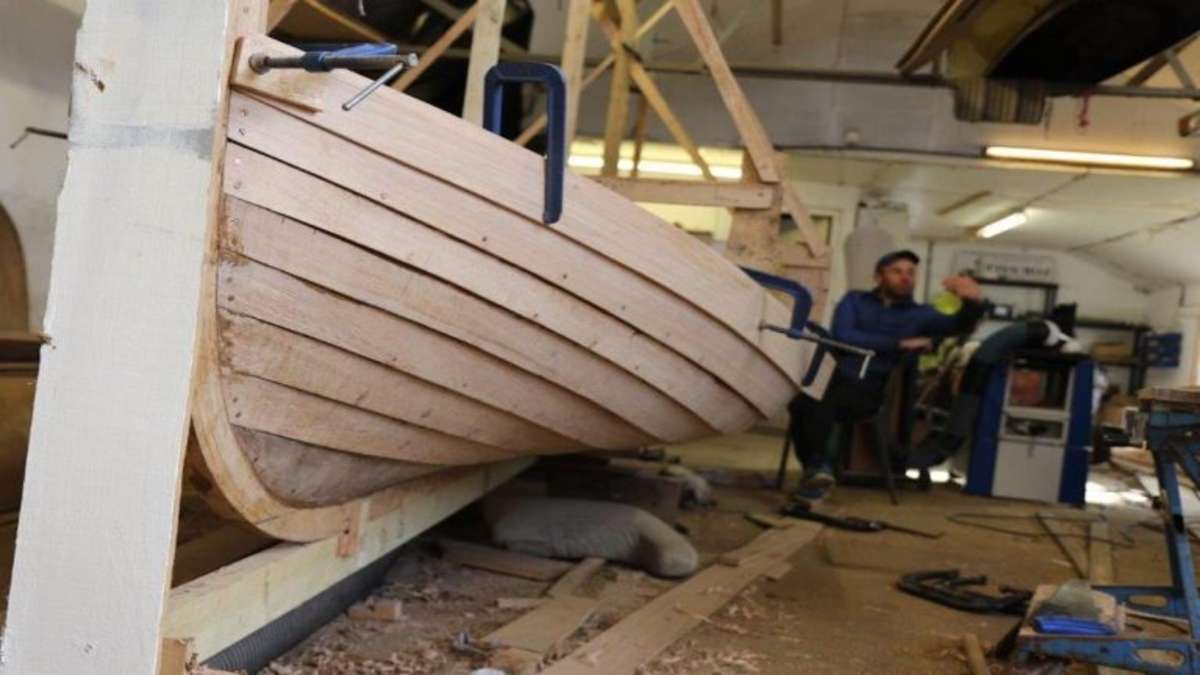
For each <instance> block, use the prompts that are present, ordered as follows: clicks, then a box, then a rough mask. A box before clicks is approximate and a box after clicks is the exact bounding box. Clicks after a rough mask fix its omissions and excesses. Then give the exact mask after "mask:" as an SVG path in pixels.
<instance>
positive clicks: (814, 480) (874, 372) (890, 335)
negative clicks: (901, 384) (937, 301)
mask: <svg viewBox="0 0 1200 675" xmlns="http://www.w3.org/2000/svg"><path fill="white" fill-rule="evenodd" d="M920 262H921V260H920V258H918V257H917V255H916V254H915V253H913V252H912V251H895V252H893V253H889V254H887V255H885V256H883V257H882V258H880V259H879V262H877V263H876V264H875V283H876V287H875V289H874V290H872V291H851V292H849V293H847V294H846V296H845V297H843V298H842V300H841V302H839V303H838V305H837V309H836V311H835V312H834V315H833V330H832V333H833V337H834V339H836V340H840V341H842V342H846V343H849V344H852V345H855V346H857V347H863V348H865V349H870V350H873V351H874V352H875V353H876V356H875V358H873V359H872V360H871V363H870V366H869V367H868V368H867V373H866V377H864V378H862V379H859V371H860V369H861V366H862V357H861V356H857V355H853V354H840V355H839V356H838V367H837V369H836V370H835V371H834V374H833V377H832V379H831V380H830V382H829V387H828V388H827V389H826V390H825V396H824V398H822V399H821V400H816V399H813V398H812V397H810V396H807V395H805V394H803V393H802V394H800V395H799V396H797V397H796V398H795V399H794V400H793V401H792V403H791V405H789V406H788V411H789V413H790V414H791V425H790V429H791V434H792V444H793V445H794V446H795V448H796V456H797V457H798V458H799V459H800V462H801V464H803V467H804V478H803V480H802V482H801V487H800V491H799V492H798V493H797V496H800V497H803V498H805V499H819V498H821V497H823V496H824V495H825V493H826V492H828V490H829V489H830V488H831V487H832V486H833V484H834V478H833V473H832V471H831V468H830V461H829V458H828V457H827V456H826V454H827V451H826V448H827V447H828V445H829V438H830V436H831V435H832V433H833V429H834V425H835V424H836V423H838V422H841V423H852V422H856V421H858V420H861V419H863V418H866V417H869V416H871V415H872V414H874V413H875V411H877V410H878V409H879V407H880V406H881V405H883V389H884V385H885V383H886V382H887V378H888V375H889V374H890V373H891V372H892V370H893V369H894V368H896V366H898V365H899V364H900V363H901V360H902V359H903V358H904V357H905V356H906V355H908V354H917V353H920V352H924V351H927V350H928V349H930V348H931V347H932V346H933V338H935V337H943V336H946V335H953V334H957V333H966V332H969V331H970V330H971V329H972V328H973V327H974V325H975V323H976V322H977V321H978V320H979V318H980V317H982V316H983V312H984V304H983V302H982V294H981V292H980V288H979V284H978V283H976V282H975V280H974V279H971V278H970V277H966V276H954V277H948V278H946V279H945V280H943V281H942V286H943V287H945V288H946V290H948V291H950V292H951V293H953V294H954V295H957V296H958V297H959V298H961V299H962V301H963V303H962V307H961V308H960V309H959V310H958V312H957V313H956V314H954V315H946V314H942V313H940V312H938V311H937V310H935V309H933V308H932V307H930V306H928V305H921V304H917V303H915V302H913V299H912V293H913V288H914V286H915V280H916V272H917V265H918V264H919V263H920Z"/></svg>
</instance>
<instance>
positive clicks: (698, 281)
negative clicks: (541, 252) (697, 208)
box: [233, 38, 801, 380]
mask: <svg viewBox="0 0 1200 675" xmlns="http://www.w3.org/2000/svg"><path fill="white" fill-rule="evenodd" d="M255 49H264V50H269V51H272V52H275V53H294V50H292V49H291V48H289V47H287V46H285V45H282V44H280V43H276V42H273V41H270V40H269V39H267V38H261V39H260V43H259V44H258V45H256V46H255ZM236 84H237V81H236V80H235V86H236ZM364 84H365V78H362V77H360V76H357V75H354V74H353V73H347V72H343V71H335V72H333V73H330V74H329V75H328V76H327V77H323V78H321V79H320V80H319V82H317V83H315V87H316V89H314V91H313V92H312V93H313V94H314V95H318V96H320V97H322V98H324V99H327V100H344V98H341V97H343V96H344V97H345V98H349V96H351V95H353V93H354V92H356V91H357V90H358V89H360V88H361V87H362V86H363V85H364ZM244 100H245V99H241V98H239V101H244ZM237 105H238V112H237V113H236V115H235V120H238V121H239V122H241V121H244V120H243V119H241V118H240V117H239V116H241V115H243V113H244V114H245V115H248V114H249V106H248V105H247V104H243V103H241V102H239V103H238V104H237ZM282 111H283V112H285V113H286V114H288V115H296V116H298V117H300V118H302V119H304V120H305V121H307V122H309V123H311V124H313V125H315V126H317V127H319V128H320V129H323V130H325V131H327V132H329V133H332V134H335V135H337V136H341V137H343V138H346V139H349V140H352V141H354V142H356V143H358V144H360V145H361V146H363V147H366V148H370V149H371V150H372V151H373V152H375V153H378V154H380V155H383V156H385V157H388V158H391V159H393V160H395V161H397V162H401V163H405V164H408V165H410V166H414V167H419V168H420V170H421V171H423V172H426V173H428V174H430V175H432V176H436V177H438V178H440V179H442V180H446V181H448V182H450V183H452V184H455V185H458V186H461V187H462V188H463V189H464V190H467V191H469V192H472V193H474V194H476V195H479V196H481V197H483V198H485V199H487V200H489V201H492V202H494V203H496V204H501V205H504V207H505V208H508V209H510V210H513V211H515V212H517V213H520V214H521V215H523V216H524V217H525V218H527V219H529V220H530V221H531V222H540V219H541V216H542V210H543V204H542V201H543V197H542V194H543V190H542V184H543V181H544V166H543V165H544V161H543V159H542V158H541V157H540V156H538V155H535V154H533V153H531V152H528V151H527V150H524V149H522V148H520V147H518V146H516V145H514V144H513V143H511V142H509V141H506V140H505V139H503V138H500V137H499V136H496V135H495V134H491V133H488V132H486V131H483V130H482V129H475V128H473V127H471V126H470V125H467V124H464V123H463V122H462V120H459V119H458V118H456V117H454V116H452V115H448V114H446V113H445V112H443V111H440V110H438V109H436V108H433V107H432V106H429V105H427V104H425V103H422V102H420V101H417V100H415V99H412V98H409V97H406V96H404V95H402V94H400V93H399V92H395V91H392V90H390V89H385V90H381V91H379V92H377V93H376V94H375V95H373V96H372V97H371V98H369V99H368V100H367V101H366V102H364V103H363V104H362V105H360V106H359V107H357V108H355V109H354V111H353V113H352V114H351V113H346V112H345V111H343V110H341V109H340V107H337V106H331V107H330V108H329V109H327V110H324V111H322V112H316V113H306V112H303V111H299V110H294V109H290V108H288V109H284V110H282ZM260 129H261V128H260ZM243 130H244V131H245V132H246V133H247V134H248V133H249V130H248V129H243V126H242V125H238V127H237V128H236V129H234V130H233V132H234V133H235V134H237V133H241V132H242V131H243ZM235 137H236V136H235ZM251 144H252V143H251ZM268 154H274V153H268ZM284 154H285V155H286V154H287V153H284ZM772 161H774V159H773V157H772ZM320 164H321V166H320V167H319V168H317V169H315V170H314V172H315V173H318V174H321V175H325V174H326V173H327V172H329V171H330V170H331V169H333V168H336V167H335V166H334V165H333V164H332V163H330V162H321V163H320ZM381 192H383V193H386V192H388V190H386V189H384V190H378V191H374V194H379V193H381ZM566 192H567V199H566V206H565V211H564V216H563V219H562V221H561V222H560V223H558V224H556V225H555V226H553V228H552V229H553V231H555V232H557V233H559V234H561V235H563V236H565V237H568V238H571V239H574V240H576V241H578V242H580V243H581V244H583V245H585V246H587V247H589V248H591V249H592V250H594V251H597V252H599V253H601V254H602V255H604V256H605V257H608V258H610V259H612V260H615V261H617V262H618V263H619V264H621V265H623V266H625V267H627V268H629V269H631V270H633V271H635V272H637V273H638V274H640V275H643V276H645V277H646V278H649V279H651V280H653V281H655V282H656V283H657V284H659V285H661V286H662V287H664V288H668V289H671V290H672V291H673V292H675V293H677V294H680V295H681V296H682V297H684V298H686V300H687V301H688V302H689V303H691V304H693V305H695V306H696V307H698V308H699V309H701V310H702V311H704V312H705V313H706V314H708V315H709V316H711V317H713V318H714V319H716V320H717V321H718V322H721V323H723V324H724V325H726V326H727V327H729V328H731V329H732V330H734V331H735V332H737V333H738V334H739V335H741V336H742V337H743V339H745V340H746V341H748V342H750V343H751V344H753V345H755V346H756V347H758V348H760V349H762V350H764V353H766V354H768V355H769V356H770V357H771V359H772V361H774V362H775V363H776V364H777V365H778V367H779V368H780V370H781V372H783V373H785V374H786V375H787V376H794V377H795V378H796V380H798V379H799V377H800V376H799V375H798V374H795V375H794V371H797V370H799V369H800V363H799V361H800V360H801V359H799V358H798V352H797V347H796V345H795V344H794V343H791V342H790V341H788V340H787V339H786V338H783V337H781V336H776V335H774V334H771V333H766V334H764V333H763V331H762V330H761V324H762V321H763V318H764V303H763V301H762V298H763V297H765V295H766V294H765V293H764V292H763V290H762V289H761V288H760V287H759V286H758V285H757V284H755V283H754V282H753V280H751V279H750V278H749V277H747V276H746V275H744V274H743V273H742V272H741V271H740V270H738V269H737V268H736V267H733V266H732V265H730V264H729V263H728V262H726V261H724V260H722V259H721V258H720V256H719V255H718V254H716V253H715V252H714V251H711V250H709V249H708V248H707V247H705V246H704V245H703V244H701V243H699V242H697V241H695V240H694V239H693V238H692V237H690V235H688V234H687V233H685V232H682V231H680V230H679V229H678V228H675V227H673V226H671V225H670V224H669V223H666V222H664V221H663V220H661V219H660V218H658V217H656V216H654V215H652V214H650V213H649V212H647V211H645V210H644V209H641V208H639V207H638V206H637V205H635V204H633V203H632V202H629V201H627V200H624V199H621V198H614V196H613V194H612V193H611V192H610V191H608V190H606V189H604V188H603V187H601V186H599V185H596V184H595V183H594V182H592V181H590V180H589V179H586V178H582V177H580V176H576V175H574V174H568V176H567V185H566ZM666 251H669V252H670V254H667V255H664V253H665V252H666ZM765 311H766V318H767V319H768V320H770V321H772V322H775V321H776V320H786V316H787V310H786V309H785V308H784V307H783V305H782V304H780V303H778V302H777V301H769V302H767V303H766V306H765Z"/></svg>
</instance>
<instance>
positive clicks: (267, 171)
mask: <svg viewBox="0 0 1200 675" xmlns="http://www.w3.org/2000/svg"><path fill="white" fill-rule="evenodd" d="M225 178H226V187H227V189H229V190H230V191H231V193H233V194H236V195H237V196H238V198H239V199H245V200H248V201H250V202H252V203H255V204H258V205H260V206H262V207H264V208H267V209H269V210H271V211H274V212H276V213H280V214H283V215H286V216H289V217H291V218H295V219H296V220H299V221H301V222H304V223H307V224H309V225H312V226H313V227H317V228H319V229H322V230H324V231H326V232H329V233H330V234H333V235H335V236H337V237H340V238H342V239H345V240H348V241H352V242H354V243H356V244H358V245H360V246H364V247H366V248H369V249H372V250H374V251H378V252H379V253H381V254H383V255H385V256H387V257H390V258H393V259H395V260H402V261H404V262H405V263H406V264H409V265H412V266H414V267H417V268H419V269H421V270H422V271H424V272H426V273H428V274H431V275H433V276H436V277H438V278H440V279H443V280H445V281H447V282H449V283H451V284H454V285H455V286H457V287H459V288H463V289H465V290H467V291H470V292H471V293H473V294H475V295H477V296H479V297H481V298H483V299H485V300H488V301H490V302H492V303H495V304H498V305H501V306H504V307H506V308H508V310H509V311H511V312H514V313H516V314H518V315H520V316H522V317H523V318H525V319H526V320H527V321H531V322H533V323H536V324H538V325H541V326H544V327H545V328H547V329H549V330H552V331H554V332H555V333H557V334H559V335H561V336H563V337H564V338H567V339H568V340H571V341H572V342H574V343H575V344H577V345H580V346H582V347H585V348H587V349H590V350H592V351H593V352H595V353H596V354H598V355H600V356H603V357H604V358H606V359H608V360H609V361H611V362H612V363H614V364H618V365H620V366H622V367H624V368H626V369H628V370H629V371H630V372H632V373H633V374H634V375H636V376H637V377H639V378H641V379H642V380H643V381H645V382H646V383H648V384H650V385H651V386H653V387H654V388H656V389H658V390H659V391H662V392H663V393H664V394H667V395H668V396H670V397H671V398H673V399H675V400H676V401H679V402H680V404H682V405H683V406H684V407H686V408H687V409H688V410H691V411H692V412H693V413H695V414H696V415H698V416H699V417H700V418H702V419H703V420H704V421H705V422H706V423H707V424H709V425H711V426H712V427H713V428H715V429H717V430H719V431H723V432H726V433H728V432H734V431H740V430H742V429H745V428H746V427H748V426H750V425H751V424H753V423H754V422H755V420H757V419H758V415H757V414H756V413H755V411H754V409H753V408H751V407H750V406H749V405H748V404H747V403H746V402H745V400H743V399H742V398H740V397H739V396H738V395H737V394H736V393H734V391H732V390H731V389H730V388H729V387H727V386H726V385H724V384H722V383H721V382H719V381H717V380H716V379H715V378H714V377H713V376H712V375H711V374H709V373H708V372H706V371H704V370H703V369H701V368H700V367H698V366H697V365H696V364H694V363H691V362H689V361H688V360H687V359H685V358H684V357H683V356H681V355H680V354H679V353H678V352H675V351H673V350H672V349H670V348H669V347H667V346H666V345H663V344H662V343H660V342H658V341H656V340H654V339H653V338H650V337H648V336H646V335H645V334H644V333H643V332H642V331H640V330H638V329H637V328H635V327H633V326H630V325H628V324H626V323H622V322H621V321H619V320H618V319H616V318H614V317H612V316H610V315H609V314H607V313H605V312H604V311H602V310H601V309H599V308H597V307H596V306H594V305H592V304H590V303H588V302H585V301H584V300H582V299H580V298H578V297H576V296H573V295H571V294H570V293H568V292H566V291H565V290H563V289H560V288H558V287H557V286H555V285H554V283H553V280H550V283H547V282H546V281H543V280H542V279H539V278H538V277H536V276H534V275H533V274H530V273H529V272H526V271H523V270H522V269H520V268H519V267H517V266H514V265H512V264H508V263H506V262H504V261H502V260H499V259H497V258H496V257H495V256H493V255H489V254H488V253H487V252H485V251H481V250H479V249H477V248H474V247H472V246H468V245H467V244H465V243H462V242H460V241H459V240H457V239H454V238H452V237H450V236H447V235H446V234H443V233H441V232H439V231H437V230H435V229H432V228H430V227H428V226H425V225H423V224H421V223H417V222H415V221H413V220H411V219H410V218H408V217H407V216H404V215H401V214H399V213H396V212H394V211H390V210H388V209H386V208H384V207H383V206H380V205H378V204H376V203H374V202H372V201H369V200H367V199H364V198H363V197H360V196H358V195H356V194H353V193H351V192H347V191H346V190H344V189H342V188H340V187H337V186H335V185H333V184H331V183H328V182H326V181H323V180H320V179H319V178H317V177H316V176H313V175H311V174H307V173H304V172H302V171H297V170H296V169H294V168H292V167H290V166H287V165H285V164H282V163H280V162H277V161H274V160H271V159H269V158H267V157H265V156H263V155H260V154H258V153H256V152H252V151H250V150H247V149H244V148H242V147H240V146H233V147H231V148H230V153H229V160H228V162H227V167H226V172H225ZM481 217H482V216H481ZM484 236H485V237H486V235H484ZM511 236H520V232H519V231H518V232H514V233H512V235H511ZM536 252H537V251H536V250H535V251H530V253H531V254H533V253H536ZM527 257H528V258H530V259H532V258H536V257H538V256H536V255H530V256H527ZM542 257H543V258H544V257H545V256H542ZM517 262H525V259H518V260H517ZM598 262H600V263H603V261H598ZM526 264H529V263H528V262H526ZM551 271H553V270H551ZM619 290H620V289H614V293H613V297H614V299H617V300H618V301H620V302H625V301H626V300H627V299H628V297H630V296H631V295H636V294H637V293H638V291H637V289H636V288H635V287H629V288H627V289H624V293H620V292H619ZM695 339H696V340H697V341H700V340H702V339H703V336H701V335H696V336H695Z"/></svg>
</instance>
